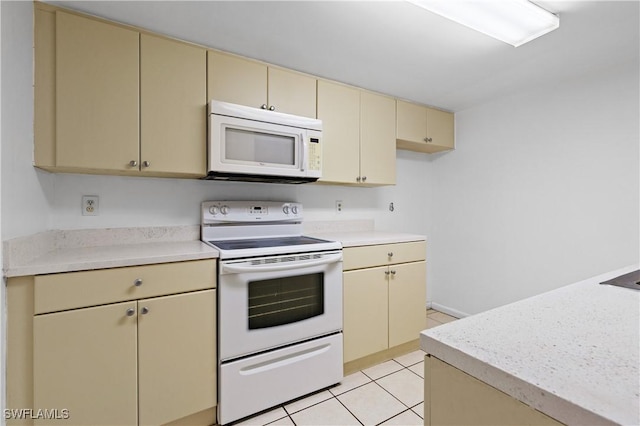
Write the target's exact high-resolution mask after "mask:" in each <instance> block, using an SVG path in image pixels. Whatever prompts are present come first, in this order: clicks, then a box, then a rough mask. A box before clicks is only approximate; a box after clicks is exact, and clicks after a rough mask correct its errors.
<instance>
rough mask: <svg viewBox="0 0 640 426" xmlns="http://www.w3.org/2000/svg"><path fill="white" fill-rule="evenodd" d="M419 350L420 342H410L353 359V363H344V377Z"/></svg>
mask: <svg viewBox="0 0 640 426" xmlns="http://www.w3.org/2000/svg"><path fill="white" fill-rule="evenodd" d="M418 349H420V340H419V339H416V340H412V341H410V342H407V343H403V344H402V345H398V346H394V347H393V348H389V349H385V350H384V351H381V352H376V353H375V354H371V355H367V356H365V357H362V358H358V359H355V360H353V361H349V362H346V363H345V364H344V375H345V376H348V375H349V374H351V373H355V372H356V371H360V370H364V369H365V368H369V367H373V366H374V365H377V364H380V363H382V362H385V361H389V360H390V359H393V358H396V357H398V356H400V355H405V354H408V353H410V352H413V351H416V350H418Z"/></svg>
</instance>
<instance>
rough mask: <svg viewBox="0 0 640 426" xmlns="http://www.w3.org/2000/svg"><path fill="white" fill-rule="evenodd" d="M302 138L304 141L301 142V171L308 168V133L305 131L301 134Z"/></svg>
mask: <svg viewBox="0 0 640 426" xmlns="http://www.w3.org/2000/svg"><path fill="white" fill-rule="evenodd" d="M300 140H301V141H302V143H301V144H300V164H301V167H300V171H301V172H304V171H305V170H307V157H308V155H307V149H308V147H307V138H306V135H305V134H304V133H301V134H300Z"/></svg>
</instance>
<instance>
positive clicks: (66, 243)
mask: <svg viewBox="0 0 640 426" xmlns="http://www.w3.org/2000/svg"><path fill="white" fill-rule="evenodd" d="M199 236H200V228H199V227H198V226H180V227H146V228H145V227H138V228H111V229H78V230H52V231H45V232H41V233H38V234H34V235H30V236H27V237H21V238H16V239H13V240H8V241H5V242H4V248H3V257H4V259H3V268H4V275H5V276H6V277H17V276H27V275H39V274H53V273H58V272H72V271H86V270H91V269H104V268H117V267H123V266H135V265H150V264H155V263H166V262H181V261H187V260H198V259H213V258H217V257H218V251H217V250H215V249H213V248H212V247H209V246H208V245H206V244H204V243H202V242H201V241H200V240H199Z"/></svg>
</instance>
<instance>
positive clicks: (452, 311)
mask: <svg viewBox="0 0 640 426" xmlns="http://www.w3.org/2000/svg"><path fill="white" fill-rule="evenodd" d="M427 306H430V307H431V309H434V310H436V311H439V312H442V313H444V314H447V315H451V316H452V317H456V318H464V317H468V316H469V315H470V314H468V313H466V312H461V311H459V310H457V309H453V308H450V307H448V306H444V305H441V304H439V303H435V302H427Z"/></svg>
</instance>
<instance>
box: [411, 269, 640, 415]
mask: <svg viewBox="0 0 640 426" xmlns="http://www.w3.org/2000/svg"><path fill="white" fill-rule="evenodd" d="M636 269H638V266H637V265H634V266H629V267H627V268H623V269H620V270H617V271H612V272H610V273H607V274H603V275H600V276H597V277H593V278H591V279H588V280H584V281H581V282H579V283H576V284H572V285H568V286H566V287H562V288H559V289H557V290H554V291H550V292H548V293H544V294H541V295H538V296H534V297H531V298H528V299H525V300H522V301H519V302H515V303H512V304H509V305H505V306H502V307H499V308H496V309H492V310H490V311H487V312H483V313H481V314H477V315H473V316H470V317H467V318H463V319H461V320H458V321H455V322H452V323H449V324H445V325H442V326H438V327H435V328H432V329H429V330H425V331H423V332H422V333H421V336H420V340H421V347H422V349H423V350H424V351H426V352H427V353H429V354H431V355H433V356H435V357H437V358H439V359H441V360H443V361H445V362H446V363H448V364H450V365H452V366H454V367H456V368H458V369H460V370H462V371H465V372H467V373H468V374H470V375H472V376H474V377H476V378H478V379H480V380H482V381H483V382H485V383H487V384H489V385H491V386H493V387H495V388H497V389H499V390H501V391H503V392H505V393H507V394H508V395H511V396H512V397H514V398H516V399H518V400H520V401H522V402H524V403H525V404H527V405H530V406H532V407H533V408H535V409H537V410H539V411H541V412H543V413H545V414H547V415H548V416H550V417H553V418H555V419H556V420H558V421H560V422H562V423H565V424H569V425H585V424H589V425H595V424H623V425H638V424H640V403H639V401H640V373H639V366H640V352H639V351H640V291H638V290H633V289H627V288H619V287H612V286H608V285H600V284H599V283H600V282H602V281H605V280H607V279H610V278H613V277H616V276H619V275H622V274H624V273H627V272H631V271H634V270H636Z"/></svg>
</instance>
